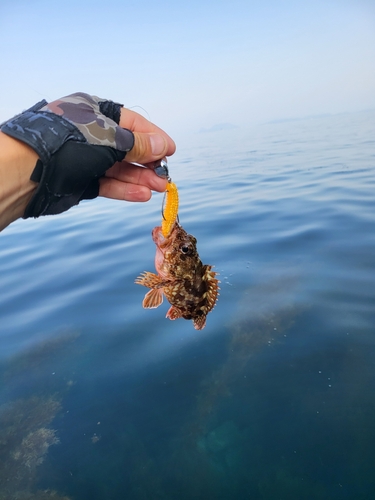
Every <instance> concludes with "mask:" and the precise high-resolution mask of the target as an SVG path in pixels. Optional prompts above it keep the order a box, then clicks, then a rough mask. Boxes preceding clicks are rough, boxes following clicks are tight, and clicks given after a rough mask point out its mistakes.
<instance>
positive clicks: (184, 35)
mask: <svg viewBox="0 0 375 500" xmlns="http://www.w3.org/2000/svg"><path fill="white" fill-rule="evenodd" d="M0 40H1V49H0V51H1V52H0V56H1V57H0V61H1V79H0V120H1V121H2V120H4V119H6V118H8V117H9V116H11V115H13V114H15V113H16V112H18V111H19V110H21V109H25V108H26V107H28V106H30V105H31V104H33V103H34V102H36V101H38V100H40V99H41V98H43V97H45V98H46V99H47V100H51V99H54V98H57V97H59V96H62V95H66V94H68V93H71V92H74V91H85V92H90V93H93V94H96V95H99V96H101V97H108V98H111V99H114V100H119V101H121V102H123V103H124V104H125V105H126V106H128V107H132V106H141V107H142V108H144V109H145V110H146V111H147V115H146V116H148V117H149V118H150V119H151V120H152V121H154V122H155V123H157V124H159V125H160V126H162V127H164V128H165V129H166V130H167V131H168V132H169V133H170V134H171V135H172V136H173V135H174V133H175V132H176V133H177V135H180V134H183V132H184V131H197V130H199V129H201V128H209V127H211V126H213V125H215V124H217V123H221V122H230V123H233V124H236V125H239V126H241V125H244V124H247V123H254V122H255V123H256V122H264V121H268V120H274V119H282V118H295V117H300V116H306V115H313V114H321V113H338V112H344V111H356V110H362V109H368V108H374V107H375V1H374V0H323V1H321V0H314V1H308V0H300V1H293V0H258V1H253V0H227V1H225V2H223V1H214V0H208V1H206V0H201V1H196V0H190V1H189V2H179V1H177V0H159V1H151V0H148V1H147V0H131V1H130V0H122V1H121V0H111V1H107V2H106V1H105V0H101V1H100V2H99V1H91V2H89V1H79V0H75V1H71V0H64V1H60V0H49V1H45V0H31V1H30V0H26V1H21V0H12V1H11V0H2V1H1V3H0ZM136 109H137V108H136ZM142 113H143V112H142Z"/></svg>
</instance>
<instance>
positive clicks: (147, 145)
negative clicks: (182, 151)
mask: <svg viewBox="0 0 375 500" xmlns="http://www.w3.org/2000/svg"><path fill="white" fill-rule="evenodd" d="M119 125H120V127H122V128H127V129H129V130H131V131H132V132H133V133H134V135H135V145H134V147H133V149H132V150H131V152H130V153H128V158H129V155H131V156H130V158H131V160H129V161H138V162H139V163H145V162H152V161H155V160H160V159H161V158H163V156H170V155H172V154H173V153H174V152H175V151H176V145H175V143H174V141H173V139H171V137H169V135H168V134H167V133H166V132H164V130H162V129H161V128H159V127H157V126H156V125H155V124H154V123H152V122H150V121H149V120H147V119H146V118H144V117H143V116H141V115H140V114H138V113H136V112H135V111H131V110H129V109H126V108H121V116H120V123H119ZM128 158H127V159H128ZM143 158H145V159H143Z"/></svg>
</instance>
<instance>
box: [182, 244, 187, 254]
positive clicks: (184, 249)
mask: <svg viewBox="0 0 375 500" xmlns="http://www.w3.org/2000/svg"><path fill="white" fill-rule="evenodd" d="M188 251H189V246H188V245H182V247H181V252H182V253H188Z"/></svg>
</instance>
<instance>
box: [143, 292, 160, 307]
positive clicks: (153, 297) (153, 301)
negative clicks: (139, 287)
mask: <svg viewBox="0 0 375 500" xmlns="http://www.w3.org/2000/svg"><path fill="white" fill-rule="evenodd" d="M162 302H163V290H162V288H153V289H152V290H150V291H149V292H147V293H146V295H145V298H144V299H143V302H142V306H143V307H144V308H145V309H155V308H156V307H159V306H160V304H161V303H162Z"/></svg>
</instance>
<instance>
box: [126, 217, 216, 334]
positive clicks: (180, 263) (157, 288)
mask: <svg viewBox="0 0 375 500" xmlns="http://www.w3.org/2000/svg"><path fill="white" fill-rule="evenodd" d="M152 239H153V240H154V242H155V244H156V255H155V268H156V271H157V273H158V274H154V273H150V272H144V273H142V274H141V275H140V276H139V277H138V278H137V279H136V280H135V282H136V283H137V284H138V285H143V286H146V287H148V288H151V290H149V291H148V292H147V293H146V295H145V297H144V299H143V304H142V305H143V307H144V308H155V307H158V306H160V304H161V303H162V302H163V295H165V297H166V298H167V300H168V302H169V303H170V304H171V307H170V308H169V310H168V312H167V315H166V317H167V318H169V319H171V320H175V319H177V318H185V319H191V320H192V321H193V324H194V328H195V329H196V330H202V328H204V327H205V325H206V316H207V314H208V313H209V312H210V311H211V310H212V309H213V308H214V306H215V304H216V301H217V298H218V295H219V280H218V279H217V278H216V275H217V273H216V272H214V271H212V266H209V265H204V264H202V262H201V260H200V258H199V255H198V251H197V240H196V238H194V236H192V235H191V234H188V233H187V232H186V231H185V230H184V229H183V227H182V226H181V225H180V224H179V223H178V221H177V220H176V222H175V223H174V225H173V227H172V229H171V231H170V232H169V234H168V235H167V236H164V235H163V231H162V227H161V226H157V227H155V228H154V229H153V231H152Z"/></svg>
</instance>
